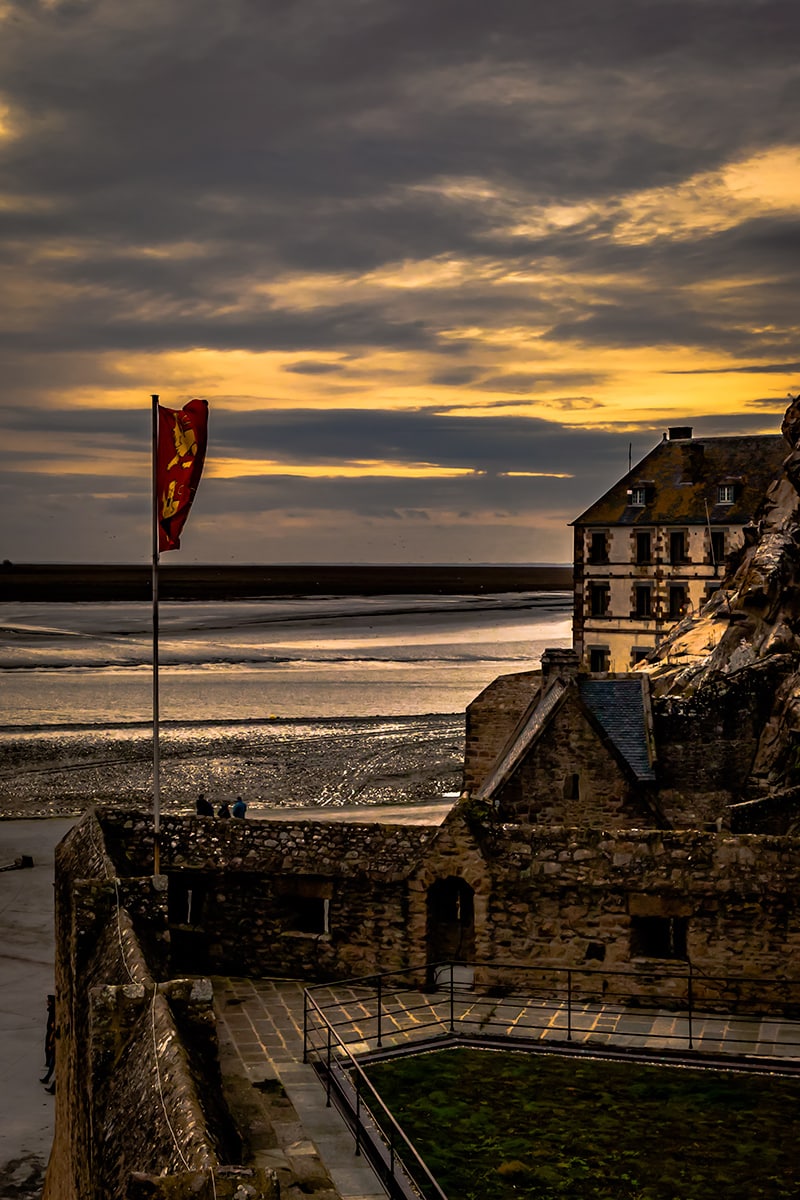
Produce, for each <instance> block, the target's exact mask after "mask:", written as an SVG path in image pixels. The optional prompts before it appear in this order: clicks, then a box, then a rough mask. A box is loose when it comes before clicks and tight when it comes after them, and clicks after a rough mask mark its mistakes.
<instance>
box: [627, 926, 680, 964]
mask: <svg viewBox="0 0 800 1200" xmlns="http://www.w3.org/2000/svg"><path fill="white" fill-rule="evenodd" d="M688 925H689V920H688V918H687V917H631V957H632V958H683V959H685V958H686V932H687V929H688Z"/></svg>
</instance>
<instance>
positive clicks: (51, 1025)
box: [41, 996, 56, 1094]
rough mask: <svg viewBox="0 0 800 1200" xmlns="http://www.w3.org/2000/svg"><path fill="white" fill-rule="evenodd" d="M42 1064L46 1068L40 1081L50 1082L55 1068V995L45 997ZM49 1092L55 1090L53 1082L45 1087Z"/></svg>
mask: <svg viewBox="0 0 800 1200" xmlns="http://www.w3.org/2000/svg"><path fill="white" fill-rule="evenodd" d="M44 1065H45V1067H46V1068H47V1072H46V1074H44V1075H43V1076H42V1079H41V1082H42V1083H50V1079H51V1077H52V1074H53V1071H55V1069H56V998H55V996H48V997H47V1029H46V1030H45V1034H44ZM47 1090H48V1092H50V1093H51V1094H52V1093H53V1092H54V1091H55V1090H56V1085H55V1082H53V1083H50V1087H49V1088H48V1089H47Z"/></svg>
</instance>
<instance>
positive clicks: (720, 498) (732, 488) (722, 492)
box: [717, 483, 736, 504]
mask: <svg viewBox="0 0 800 1200" xmlns="http://www.w3.org/2000/svg"><path fill="white" fill-rule="evenodd" d="M735 499H736V485H735V484H733V483H720V484H718V485H717V504H733V502H734V500H735Z"/></svg>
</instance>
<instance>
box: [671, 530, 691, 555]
mask: <svg viewBox="0 0 800 1200" xmlns="http://www.w3.org/2000/svg"><path fill="white" fill-rule="evenodd" d="M669 561H670V562H671V563H683V562H687V561H688V560H687V558H686V534H685V532H684V531H683V530H682V529H675V530H673V531H672V533H671V534H670V535H669Z"/></svg>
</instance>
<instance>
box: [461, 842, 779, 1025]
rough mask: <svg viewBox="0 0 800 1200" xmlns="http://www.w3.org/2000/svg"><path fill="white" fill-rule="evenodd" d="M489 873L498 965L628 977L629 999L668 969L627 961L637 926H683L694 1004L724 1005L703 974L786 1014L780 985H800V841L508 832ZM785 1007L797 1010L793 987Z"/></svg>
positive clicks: (648, 961) (491, 943) (644, 960)
mask: <svg viewBox="0 0 800 1200" xmlns="http://www.w3.org/2000/svg"><path fill="white" fill-rule="evenodd" d="M490 863H491V882H490V897H489V903H488V907H487V930H488V937H487V938H486V939H485V944H486V946H487V950H488V957H489V958H492V959H495V960H496V961H499V962H510V963H518V964H520V963H526V962H527V963H536V962H548V963H556V964H561V965H564V966H567V965H569V966H581V965H584V964H585V965H588V966H591V967H593V968H596V967H598V965H599V964H602V966H603V968H605V969H608V970H609V971H610V970H613V969H624V970H625V971H631V970H633V971H634V973H636V974H638V975H639V983H638V984H637V985H636V987H635V988H634V994H642V995H646V994H647V993H648V989H652V980H651V979H650V976H652V974H653V972H654V970H655V969H656V968H658V969H660V970H664V969H665V968H666V969H668V968H669V967H670V960H669V959H662V958H660V957H652V958H649V957H646V956H645V955H638V956H637V955H635V954H633V953H632V949H633V948H632V941H631V935H632V922H633V920H634V919H636V918H642V917H649V918H653V917H655V918H660V919H662V920H663V919H670V918H679V919H682V920H685V921H686V936H687V945H686V952H687V957H688V959H690V960H691V962H692V964H693V967H694V968H695V969H696V971H697V972H698V973H700V978H699V979H698V980H697V983H696V987H697V988H698V995H699V996H702V995H703V991H704V989H705V992H706V993H707V994H708V996H709V998H711V999H713V998H714V997H715V996H717V998H718V996H719V995H721V994H722V986H721V985H711V984H710V983H706V982H704V980H703V978H702V976H703V975H707V976H725V975H731V974H736V975H746V976H750V977H751V978H753V979H758V980H764V981H766V982H765V983H763V984H761V985H759V987H758V988H756V989H755V990H756V991H757V992H759V994H762V995H764V996H766V997H769V996H772V998H773V999H774V1001H775V1003H776V1004H784V1003H785V1002H786V1001H787V997H788V992H787V989H785V988H783V987H782V986H781V984H780V982H779V981H780V980H784V979H787V978H797V979H798V980H799V981H800V972H798V971H797V965H796V964H797V962H798V961H800V960H798V951H799V950H800V839H796V838H792V839H786V838H780V837H770V836H766V835H761V836H755V835H754V836H750V837H748V836H741V837H732V836H730V835H725V834H715V833H700V832H679V833H676V832H671V831H661V830H628V831H621V830H620V831H607V830H574V829H552V828H551V829H541V828H535V827H529V828H517V829H511V828H510V827H506V829H504V830H502V831H500V832H498V833H497V834H496V835H495V838H494V841H493V845H492V850H491V859H490ZM672 965H673V966H674V968H675V969H683V970H685V968H686V962H685V960H684V961H675V962H673V964H672ZM776 981H777V982H776ZM791 1002H792V1004H793V1005H794V1006H795V1008H796V1009H797V1010H798V1011H800V987H798V988H796V989H794V991H793V993H792V995H791Z"/></svg>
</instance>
